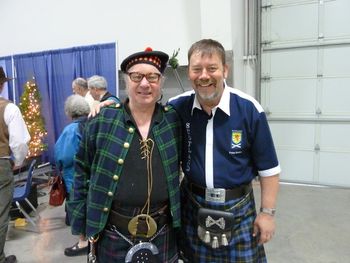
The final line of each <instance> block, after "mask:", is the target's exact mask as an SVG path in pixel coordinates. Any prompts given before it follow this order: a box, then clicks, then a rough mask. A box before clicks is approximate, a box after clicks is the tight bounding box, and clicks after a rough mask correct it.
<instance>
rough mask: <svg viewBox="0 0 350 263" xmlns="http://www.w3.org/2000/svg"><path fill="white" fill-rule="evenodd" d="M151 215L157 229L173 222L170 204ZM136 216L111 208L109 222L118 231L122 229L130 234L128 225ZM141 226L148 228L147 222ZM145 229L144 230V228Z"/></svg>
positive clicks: (125, 233) (126, 233)
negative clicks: (123, 213)
mask: <svg viewBox="0 0 350 263" xmlns="http://www.w3.org/2000/svg"><path fill="white" fill-rule="evenodd" d="M150 216H151V217H152V218H153V219H154V221H155V222H156V224H157V229H160V228H162V227H163V226H164V225H166V224H169V223H170V222H171V219H170V218H171V216H170V209H169V206H168V205H165V206H163V207H162V208H160V209H159V210H156V211H155V212H153V213H151V214H150ZM133 218H134V216H126V215H122V214H120V213H118V212H116V211H114V210H111V212H110V214H109V218H108V224H110V225H113V226H115V227H116V229H117V230H118V231H120V232H121V233H122V234H124V235H129V234H130V233H129V230H128V225H129V223H130V220H132V219H133ZM139 227H140V228H147V224H146V222H144V224H140V225H139ZM143 231H144V230H143Z"/></svg>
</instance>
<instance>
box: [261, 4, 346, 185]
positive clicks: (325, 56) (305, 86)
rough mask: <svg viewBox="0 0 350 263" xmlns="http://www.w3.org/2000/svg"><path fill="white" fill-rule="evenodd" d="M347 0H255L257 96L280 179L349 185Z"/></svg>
mask: <svg viewBox="0 0 350 263" xmlns="http://www.w3.org/2000/svg"><path fill="white" fill-rule="evenodd" d="M349 14H350V1H349V0H329V1H327V0H324V1H300V0H299V1H296V0H294V1H292V0H279V1H278V0H270V1H267V0H266V1H262V12H261V19H262V49H261V54H262V57H261V63H262V64H261V103H262V105H263V107H264V108H265V110H266V112H267V114H268V118H269V122H270V126H271V130H272V133H273V137H274V140H275V144H276V148H277V151H278V155H279V159H280V162H281V165H282V169H283V173H282V175H281V179H282V180H285V181H294V182H304V183H315V184H327V185H338V186H350V15H349Z"/></svg>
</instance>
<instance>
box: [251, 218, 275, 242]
mask: <svg viewBox="0 0 350 263" xmlns="http://www.w3.org/2000/svg"><path fill="white" fill-rule="evenodd" d="M275 228H276V224H275V218H274V217H273V216H271V215H268V214H265V213H260V214H258V216H257V217H256V219H255V221H254V232H253V236H254V237H255V236H258V235H259V236H260V238H259V244H263V243H267V242H268V241H270V240H271V239H272V237H273V235H274V233H275Z"/></svg>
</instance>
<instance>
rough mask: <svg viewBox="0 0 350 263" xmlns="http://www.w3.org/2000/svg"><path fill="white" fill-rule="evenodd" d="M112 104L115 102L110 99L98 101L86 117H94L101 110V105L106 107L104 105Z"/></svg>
mask: <svg viewBox="0 0 350 263" xmlns="http://www.w3.org/2000/svg"><path fill="white" fill-rule="evenodd" d="M112 104H115V102H114V101H112V100H105V101H103V102H100V103H99V104H97V105H96V106H95V108H94V109H92V110H91V111H90V114H89V116H88V118H92V117H95V116H96V115H97V114H99V113H100V110H101V109H102V108H103V107H106V106H109V105H112Z"/></svg>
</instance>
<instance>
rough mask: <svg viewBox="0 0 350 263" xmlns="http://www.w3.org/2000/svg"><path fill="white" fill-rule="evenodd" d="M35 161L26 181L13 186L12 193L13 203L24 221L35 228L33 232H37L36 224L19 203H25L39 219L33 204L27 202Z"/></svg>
mask: <svg viewBox="0 0 350 263" xmlns="http://www.w3.org/2000/svg"><path fill="white" fill-rule="evenodd" d="M35 163H36V160H33V161H32V162H31V164H30V166H29V170H28V175H27V179H26V181H25V182H24V183H20V184H17V185H15V189H14V192H13V202H14V203H15V204H16V206H17V208H18V209H19V211H20V212H21V213H22V214H23V215H24V216H25V218H26V220H27V221H29V222H30V223H31V224H32V225H33V226H34V228H35V230H37V231H38V226H37V224H36V222H35V221H34V220H33V219H32V218H31V217H30V215H29V214H28V213H27V212H26V211H25V209H24V208H23V207H22V206H21V204H20V202H21V201H25V202H26V203H27V204H28V205H29V207H30V208H31V209H32V211H33V212H34V213H35V219H37V218H40V216H39V213H38V212H37V210H36V209H35V207H34V206H33V204H32V203H31V202H30V201H29V199H28V197H29V193H30V189H31V186H32V179H33V170H34V166H35Z"/></svg>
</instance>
